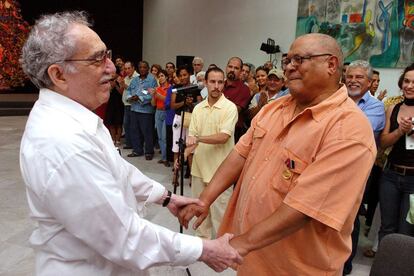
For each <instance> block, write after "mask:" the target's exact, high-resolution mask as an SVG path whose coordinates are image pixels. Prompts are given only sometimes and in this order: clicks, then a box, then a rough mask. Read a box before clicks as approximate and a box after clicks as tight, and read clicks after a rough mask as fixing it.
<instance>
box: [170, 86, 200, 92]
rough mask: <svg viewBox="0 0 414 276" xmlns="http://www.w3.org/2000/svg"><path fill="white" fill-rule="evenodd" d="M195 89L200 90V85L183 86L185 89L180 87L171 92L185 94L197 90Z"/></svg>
mask: <svg viewBox="0 0 414 276" xmlns="http://www.w3.org/2000/svg"><path fill="white" fill-rule="evenodd" d="M195 89H200V87H199V86H198V84H192V85H189V86H183V87H178V88H173V89H172V90H171V92H173V93H178V92H181V91H182V92H185V91H190V90H195Z"/></svg>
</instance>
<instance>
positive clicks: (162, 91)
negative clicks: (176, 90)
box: [155, 84, 170, 110]
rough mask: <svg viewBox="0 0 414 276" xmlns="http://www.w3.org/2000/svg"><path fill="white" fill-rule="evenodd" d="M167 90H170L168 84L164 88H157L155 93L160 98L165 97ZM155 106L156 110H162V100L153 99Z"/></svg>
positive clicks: (163, 106) (163, 107)
mask: <svg viewBox="0 0 414 276" xmlns="http://www.w3.org/2000/svg"><path fill="white" fill-rule="evenodd" d="M168 88H170V84H167V85H166V86H158V87H157V89H156V93H158V94H160V95H161V96H164V97H165V96H167V91H168ZM155 106H156V108H157V109H161V110H164V109H165V105H164V100H159V99H155Z"/></svg>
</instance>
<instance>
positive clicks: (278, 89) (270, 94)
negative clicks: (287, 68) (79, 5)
mask: <svg viewBox="0 0 414 276" xmlns="http://www.w3.org/2000/svg"><path fill="white" fill-rule="evenodd" d="M284 85H285V75H284V74H283V71H282V70H280V69H272V70H270V72H269V74H268V75H267V80H266V91H264V92H262V93H258V94H256V95H254V97H253V99H252V101H251V102H250V106H249V117H250V120H251V119H253V117H254V116H256V114H257V113H258V112H259V111H260V109H262V107H263V106H264V105H265V104H267V103H269V102H271V101H273V100H276V99H277V98H280V97H282V96H285V95H287V94H288V93H289V90H287V89H286V90H284V91H282V87H283V86H284Z"/></svg>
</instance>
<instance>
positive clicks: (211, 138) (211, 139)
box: [198, 132, 230, 145]
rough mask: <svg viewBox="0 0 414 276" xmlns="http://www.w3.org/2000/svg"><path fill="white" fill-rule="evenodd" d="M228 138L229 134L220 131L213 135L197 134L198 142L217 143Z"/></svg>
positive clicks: (222, 142)
mask: <svg viewBox="0 0 414 276" xmlns="http://www.w3.org/2000/svg"><path fill="white" fill-rule="evenodd" d="M229 138H230V136H229V135H228V134H226V133H223V132H221V133H217V134H213V135H207V136H198V142H199V143H204V144H213V145H217V144H224V143H226V142H227V140H229Z"/></svg>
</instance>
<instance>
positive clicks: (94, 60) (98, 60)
mask: <svg viewBox="0 0 414 276" xmlns="http://www.w3.org/2000/svg"><path fill="white" fill-rule="evenodd" d="M106 59H112V50H106V51H104V52H101V53H99V54H97V55H96V56H95V57H91V58H84V59H65V60H62V61H66V62H68V61H90V62H91V64H96V65H102V64H103V63H104V62H105V61H106Z"/></svg>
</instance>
